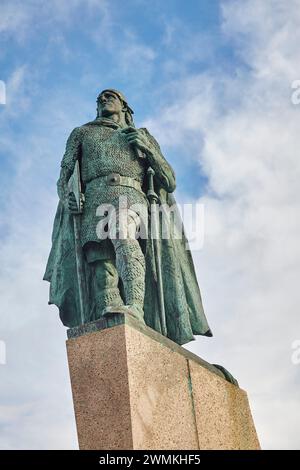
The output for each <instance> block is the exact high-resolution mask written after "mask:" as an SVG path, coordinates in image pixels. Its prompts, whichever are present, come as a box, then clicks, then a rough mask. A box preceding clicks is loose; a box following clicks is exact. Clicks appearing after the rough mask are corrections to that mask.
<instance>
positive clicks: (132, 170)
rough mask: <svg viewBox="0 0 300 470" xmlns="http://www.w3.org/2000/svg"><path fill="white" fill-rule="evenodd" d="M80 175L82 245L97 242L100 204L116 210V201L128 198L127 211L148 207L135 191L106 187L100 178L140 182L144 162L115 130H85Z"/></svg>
mask: <svg viewBox="0 0 300 470" xmlns="http://www.w3.org/2000/svg"><path fill="white" fill-rule="evenodd" d="M81 149H82V150H81V152H82V153H81V174H82V181H83V184H84V186H85V204H84V210H83V214H82V225H81V243H82V245H85V244H86V243H87V242H93V241H98V242H99V238H98V236H97V233H96V227H97V224H98V222H99V221H100V220H101V217H99V216H96V210H97V208H98V206H99V205H100V204H112V205H113V206H114V207H116V208H118V206H119V197H120V196H126V197H127V205H128V207H130V206H132V205H133V204H137V203H138V204H143V205H145V204H147V198H146V195H145V194H144V193H142V192H141V191H138V190H136V189H135V188H131V187H127V186H119V185H112V186H111V185H108V184H107V183H104V182H103V179H99V177H103V176H107V175H109V174H110V173H119V174H120V175H122V176H129V177H131V178H134V179H135V180H137V181H139V182H140V183H141V184H142V182H143V179H144V176H145V171H146V161H145V160H144V159H141V158H138V157H137V155H136V153H135V151H134V150H133V148H132V147H131V146H130V145H129V144H128V143H127V140H126V137H125V136H124V135H123V134H122V133H121V132H120V130H118V129H112V128H110V127H105V126H86V127H85V131H84V136H83V139H82V145H81Z"/></svg>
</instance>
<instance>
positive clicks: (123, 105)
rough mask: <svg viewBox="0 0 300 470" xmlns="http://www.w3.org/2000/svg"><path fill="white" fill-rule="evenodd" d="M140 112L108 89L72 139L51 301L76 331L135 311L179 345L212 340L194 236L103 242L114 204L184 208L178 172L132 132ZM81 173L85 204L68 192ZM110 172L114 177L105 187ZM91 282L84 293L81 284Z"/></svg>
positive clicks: (52, 261) (143, 133) (139, 132)
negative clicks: (101, 232) (101, 231)
mask: <svg viewBox="0 0 300 470" xmlns="http://www.w3.org/2000/svg"><path fill="white" fill-rule="evenodd" d="M132 114H133V111H132V109H131V108H130V107H129V106H128V104H127V100H126V98H125V97H124V95H122V94H121V93H120V92H118V91H117V90H104V91H103V92H101V93H100V95H99V96H98V98H97V117H96V119H95V120H94V121H91V122H88V123H86V124H84V125H82V126H80V127H77V128H75V129H74V130H73V131H72V133H71V134H70V137H69V139H68V141H67V145H66V151H65V154H64V157H63V159H62V163H61V173H60V178H59V181H58V194H59V198H60V201H59V204H58V208H57V212H56V216H55V220H54V227H53V234H52V248H51V252H50V255H49V259H48V263H47V267H46V272H45V275H44V279H45V280H47V281H49V282H50V299H49V303H51V304H56V305H57V306H58V308H59V312H60V318H61V320H62V322H63V324H64V325H66V326H68V327H70V328H73V327H77V326H79V325H81V324H82V323H89V322H94V321H97V320H98V319H101V318H102V317H103V315H105V314H107V315H110V316H111V313H112V312H113V311H114V310H115V311H116V313H119V314H120V313H124V311H125V312H126V308H128V307H129V310H128V315H134V316H135V318H136V319H138V320H139V321H140V322H141V323H143V322H145V324H146V325H147V326H149V327H151V328H152V329H154V330H156V331H157V332H159V333H164V334H166V335H167V336H168V338H170V339H171V340H173V341H175V342H176V343H178V344H180V345H181V344H185V343H187V342H189V341H191V340H193V339H194V335H205V336H212V334H211V330H210V328H209V326H208V323H207V320H206V317H205V314H204V311H203V306H202V301H201V295H200V291H199V287H198V283H197V279H196V274H195V269H194V265H193V260H192V256H191V253H190V250H189V249H187V247H188V242H187V239H186V237H185V236H184V235H183V237H182V238H181V239H178V238H176V237H175V236H174V234H172V232H171V237H170V238H169V239H163V238H161V239H159V240H158V241H155V240H150V237H149V238H148V239H146V240H139V239H138V240H135V241H134V240H131V241H128V242H120V243H119V242H117V241H114V240H110V239H106V240H100V239H99V237H98V236H97V233H96V226H97V223H98V222H99V217H96V210H97V207H98V206H99V205H100V204H105V203H108V202H109V203H111V204H112V205H113V206H114V207H117V203H118V200H119V198H120V197H121V196H126V197H127V200H128V204H129V206H130V205H132V204H136V203H139V204H140V205H142V206H144V207H145V208H146V210H149V206H150V202H149V201H151V204H154V203H155V202H156V203H157V204H167V205H168V206H169V207H171V206H174V205H176V201H175V199H174V196H173V194H172V193H173V191H174V190H175V186H176V183H175V175H174V171H173V170H172V168H171V166H170V165H169V163H168V162H167V161H166V159H165V158H164V156H163V155H162V152H161V150H160V147H159V145H158V143H157V142H156V140H155V139H154V137H153V136H152V135H151V134H150V133H149V132H148V131H147V129H144V128H143V129H136V128H135V127H134V123H133V119H132ZM76 165H77V167H76ZM76 168H77V171H78V168H80V170H79V171H80V183H81V185H82V193H83V194H84V201H83V197H80V195H79V197H78V195H76V194H75V196H74V194H73V193H71V194H70V189H69V186H68V184H69V182H70V178H71V177H73V178H74V174H75V173H76ZM149 168H151V171H149ZM74 170H75V173H74ZM153 174H154V176H153V181H152V182H153V187H152V188H151V187H149V184H150V186H151V178H152V176H151V175H153ZM108 175H116V176H113V177H112V178H111V177H110V176H109V178H110V179H109V180H107V177H108ZM114 178H115V180H114ZM147 195H148V198H149V199H148V198H147ZM151 195H152V196H151ZM154 195H156V196H154ZM155 197H156V200H155ZM81 204H83V208H82V210H81V207H80V208H79V206H81ZM100 218H101V217H100ZM157 220H158V224H161V219H160V218H158V219H157ZM79 222H80V223H79ZM159 228H160V227H159ZM83 278H84V284H85V285H84V286H83V285H80V282H79V281H80V279H83ZM81 294H82V295H83V297H82V296H81ZM82 301H83V302H84V309H83V313H82ZM124 309H125V310H124ZM162 310H163V316H162ZM82 315H83V318H82ZM163 318H165V329H164V328H163V321H162V320H163Z"/></svg>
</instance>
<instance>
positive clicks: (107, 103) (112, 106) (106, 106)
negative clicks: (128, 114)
mask: <svg viewBox="0 0 300 470" xmlns="http://www.w3.org/2000/svg"><path fill="white" fill-rule="evenodd" d="M122 110H123V103H122V102H121V100H120V99H119V97H118V96H117V95H115V94H114V93H112V92H110V91H105V92H104V93H102V94H101V95H100V99H99V103H98V112H99V116H107V117H109V116H111V115H112V114H120V113H121V112H122Z"/></svg>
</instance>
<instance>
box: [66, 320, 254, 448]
mask: <svg viewBox="0 0 300 470" xmlns="http://www.w3.org/2000/svg"><path fill="white" fill-rule="evenodd" d="M96 323H97V322H94V324H90V325H87V326H84V327H81V329H79V330H78V329H72V330H69V333H68V335H69V338H70V339H69V340H68V341H67V351H68V360H69V369H70V377H71V385H72V393H73V401H74V409H75V416H76V424H77V432H78V441H79V447H80V449H96V450H102V449H104V450H113V449H115V450H124V449H135V450H137V449H152V450H155V449H170V450H171V449H174V450H185V449H259V442H258V439H257V435H256V431H255V427H254V424H253V420H252V416H251V412H250V409H249V404H248V399H247V395H246V393H245V392H244V391H243V390H241V389H240V388H239V387H238V386H236V385H233V384H232V383H229V382H228V381H226V380H225V379H224V378H223V375H222V373H221V372H220V371H219V370H218V369H216V368H214V367H213V366H212V365H210V364H208V363H206V362H205V361H203V360H202V359H200V358H198V357H197V356H196V355H194V354H192V353H190V352H189V351H187V350H185V349H184V348H182V347H180V346H178V345H177V344H175V343H173V342H172V341H170V340H169V339H167V338H164V337H163V336H161V335H160V334H158V333H157V332H155V331H153V330H152V329H151V328H148V327H146V326H143V325H140V324H139V323H138V322H137V321H134V320H133V319H131V318H127V317H124V316H123V317H122V318H121V317H119V320H118V322H117V323H119V324H118V325H116V326H110V325H109V324H107V325H106V326H105V324H104V323H103V322H102V323H101V325H99V324H98V326H97V324H96ZM108 323H109V322H108ZM100 326H101V328H105V329H102V330H98V329H97V328H98V327H100ZM79 334H80V335H81V336H78V335H79Z"/></svg>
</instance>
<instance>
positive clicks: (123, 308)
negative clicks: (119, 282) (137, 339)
mask: <svg viewBox="0 0 300 470" xmlns="http://www.w3.org/2000/svg"><path fill="white" fill-rule="evenodd" d="M114 313H123V314H124V315H130V316H132V317H134V318H135V319H136V320H138V321H140V322H142V323H145V321H144V311H143V309H142V308H141V307H140V306H139V305H118V306H114V305H109V306H107V307H105V308H104V309H103V311H102V316H105V315H108V314H114Z"/></svg>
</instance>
